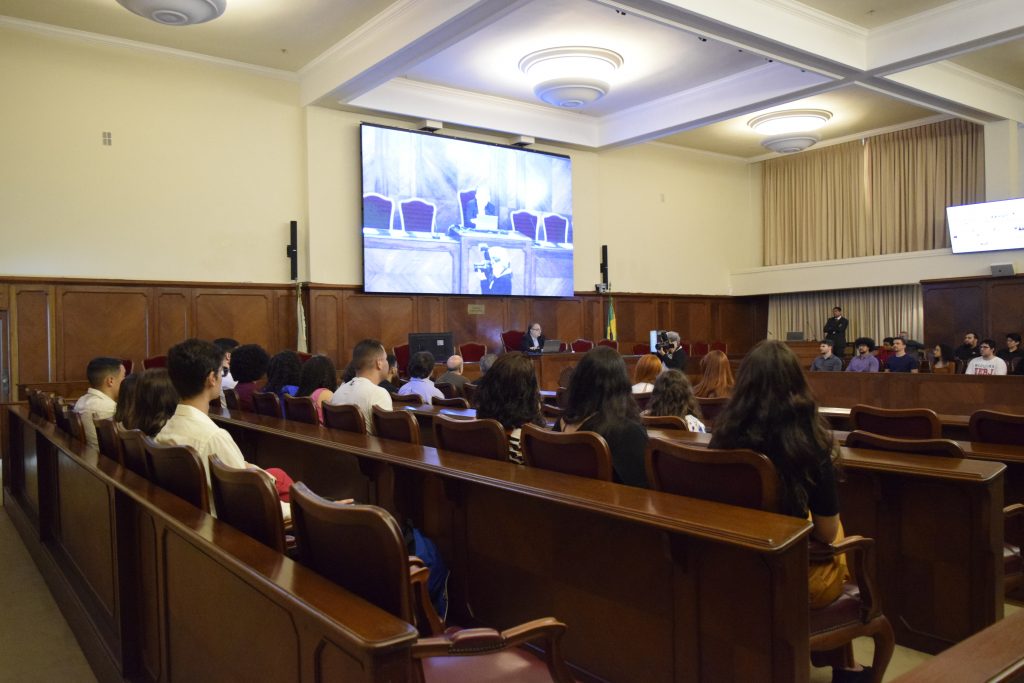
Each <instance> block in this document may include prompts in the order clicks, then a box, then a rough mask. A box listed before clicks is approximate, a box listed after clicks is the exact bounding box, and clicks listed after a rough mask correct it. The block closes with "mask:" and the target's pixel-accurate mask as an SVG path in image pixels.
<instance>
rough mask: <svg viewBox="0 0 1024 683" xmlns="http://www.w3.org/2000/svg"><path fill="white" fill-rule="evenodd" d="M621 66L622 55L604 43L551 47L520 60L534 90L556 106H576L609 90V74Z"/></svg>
mask: <svg viewBox="0 0 1024 683" xmlns="http://www.w3.org/2000/svg"><path fill="white" fill-rule="evenodd" d="M620 66H622V55H620V54H619V53H618V52H612V51H611V50H606V49H604V48H602V47H552V48H548V49H546V50H538V51H537V52H531V53H530V54H528V55H526V56H525V57H523V58H522V59H521V60H519V70H520V71H522V72H523V73H524V74H526V76H527V77H528V78H529V79H530V81H531V82H532V83H533V92H534V94H536V95H537V97H539V98H540V99H542V100H544V101H545V102H547V103H548V104H553V105H555V106H556V107H566V108H569V109H575V108H577V107H585V106H586V105H588V104H593V103H594V102H596V101H598V100H599V99H601V98H602V97H604V96H605V95H607V94H608V90H609V89H610V88H611V86H610V85H609V83H608V78H609V77H610V76H611V75H612V74H614V73H615V71H616V70H617V69H618V68H619V67H620Z"/></svg>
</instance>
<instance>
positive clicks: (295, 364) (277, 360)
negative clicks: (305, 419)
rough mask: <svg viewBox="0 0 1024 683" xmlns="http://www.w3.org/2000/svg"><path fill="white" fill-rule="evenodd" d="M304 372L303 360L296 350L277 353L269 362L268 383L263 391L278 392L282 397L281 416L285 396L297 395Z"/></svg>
mask: <svg viewBox="0 0 1024 683" xmlns="http://www.w3.org/2000/svg"><path fill="white" fill-rule="evenodd" d="M301 373H302V361H301V360H300V359H299V354H297V353H295V352H294V351H281V352H280V353H275V354H274V356H273V357H272V358H271V359H270V362H269V363H267V383H266V384H264V385H263V389H262V390H263V391H268V392H272V393H275V394H277V397H278V399H281V401H282V402H281V411H282V412H281V416H282V417H284V397H285V396H295V392H297V391H298V390H299V375H300V374H301Z"/></svg>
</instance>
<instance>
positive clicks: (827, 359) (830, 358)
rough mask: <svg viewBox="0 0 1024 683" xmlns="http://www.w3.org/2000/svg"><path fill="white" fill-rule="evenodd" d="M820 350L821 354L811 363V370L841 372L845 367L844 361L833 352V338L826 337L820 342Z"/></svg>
mask: <svg viewBox="0 0 1024 683" xmlns="http://www.w3.org/2000/svg"><path fill="white" fill-rule="evenodd" d="M818 351H819V352H820V353H821V355H820V356H818V357H817V358H815V359H814V362H813V363H811V372H839V371H840V370H842V369H843V361H841V360H839V356H836V355H833V353H832V340H831V339H826V340H825V341H823V342H821V343H820V344H818Z"/></svg>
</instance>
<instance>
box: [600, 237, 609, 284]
mask: <svg viewBox="0 0 1024 683" xmlns="http://www.w3.org/2000/svg"><path fill="white" fill-rule="evenodd" d="M601 284H603V285H607V284H608V245H607V244H602V245H601Z"/></svg>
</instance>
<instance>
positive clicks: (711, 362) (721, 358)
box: [693, 351, 736, 398]
mask: <svg viewBox="0 0 1024 683" xmlns="http://www.w3.org/2000/svg"><path fill="white" fill-rule="evenodd" d="M700 369H701V372H702V373H704V377H703V378H702V379H701V380H700V382H698V383H697V386H695V387H694V388H693V394H694V396H696V397H697V398H728V397H730V396H732V386H733V384H735V383H736V380H734V379H733V377H732V367H731V366H730V364H729V357H728V356H727V355H725V353H723V352H722V351H712V352H710V353H708V355H706V356H704V357H703V358H701V359H700Z"/></svg>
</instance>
